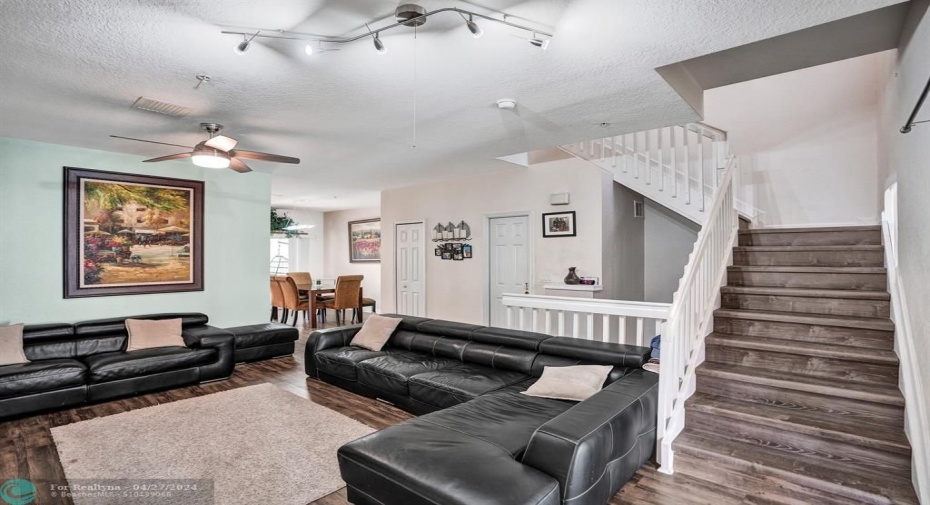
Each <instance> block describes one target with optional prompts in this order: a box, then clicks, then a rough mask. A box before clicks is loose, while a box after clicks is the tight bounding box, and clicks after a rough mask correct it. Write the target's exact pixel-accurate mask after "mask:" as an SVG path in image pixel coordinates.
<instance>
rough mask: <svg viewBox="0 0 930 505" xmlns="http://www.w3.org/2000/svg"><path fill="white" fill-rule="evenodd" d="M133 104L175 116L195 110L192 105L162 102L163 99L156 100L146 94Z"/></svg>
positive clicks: (143, 108) (184, 114)
mask: <svg viewBox="0 0 930 505" xmlns="http://www.w3.org/2000/svg"><path fill="white" fill-rule="evenodd" d="M132 106H133V107H135V108H137V109H142V110H147V111H149V112H156V113H158V114H164V115H166V116H174V117H182V116H187V115H190V113H191V112H193V109H191V108H190V107H185V106H183V105H176V104H173V103H168V102H162V101H161V100H154V99H152V98H145V97H144V96H140V97H139V98H138V99H136V101H135V102H133V104H132Z"/></svg>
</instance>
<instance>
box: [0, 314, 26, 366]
mask: <svg viewBox="0 0 930 505" xmlns="http://www.w3.org/2000/svg"><path fill="white" fill-rule="evenodd" d="M23 326H25V325H23V324H11V325H9V326H0V365H17V364H19V363H28V362H29V360H28V359H26V353H25V352H23Z"/></svg>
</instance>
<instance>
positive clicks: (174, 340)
mask: <svg viewBox="0 0 930 505" xmlns="http://www.w3.org/2000/svg"><path fill="white" fill-rule="evenodd" d="M126 332H127V333H129V346H128V347H127V349H126V350H127V351H138V350H140V349H152V348H154V347H171V346H178V345H179V346H184V337H182V336H181V320H180V319H161V320H154V319H127V320H126Z"/></svg>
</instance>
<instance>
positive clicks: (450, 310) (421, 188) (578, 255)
mask: <svg viewBox="0 0 930 505" xmlns="http://www.w3.org/2000/svg"><path fill="white" fill-rule="evenodd" d="M493 163H499V162H493ZM565 191H568V192H570V193H571V199H572V203H571V205H567V206H552V205H550V204H549V195H550V194H552V193H561V192H565ZM601 192H602V178H601V172H600V171H599V170H598V169H596V168H594V167H592V166H591V165H589V164H587V163H585V162H583V161H580V160H577V159H564V160H558V161H552V162H548V163H541V164H538V165H533V166H531V167H528V168H515V169H513V170H509V171H505V172H500V173H497V174H493V175H480V176H475V177H468V178H463V179H454V180H445V181H440V182H435V183H430V184H423V185H417V186H409V187H405V188H399V189H393V190H387V191H384V192H382V193H381V217H382V237H383V242H382V251H381V257H382V264H383V265H384V268H383V271H382V286H383V289H382V296H383V300H384V302H383V304H384V310H385V311H390V310H394V309H395V305H394V298H395V297H394V268H393V264H394V251H393V247H394V236H393V235H394V233H393V227H394V223H396V222H402V221H408V220H416V219H425V220H426V227H427V230H429V229H430V228H432V227H433V226H436V224H437V223H438V222H442V223H446V222H449V221H453V222H458V221H462V220H464V221H465V222H466V223H468V225H469V226H470V227H471V232H472V237H473V239H472V241H471V242H470V244H471V245H472V247H473V254H474V257H473V258H472V259H468V260H464V261H451V260H442V259H440V258H438V257H436V256H434V255H432V250H433V248H432V247H429V248H428V254H427V258H426V278H427V288H426V289H427V293H426V297H427V304H426V313H427V316H428V317H433V318H442V319H450V320H454V321H463V322H470V323H476V324H485V323H486V320H485V310H484V309H485V307H484V299H485V293H484V289H485V277H486V275H487V273H486V272H485V270H484V268H485V266H484V265H485V264H486V258H487V254H488V252H487V244H486V243H485V242H484V238H483V234H484V229H483V227H484V220H485V216H487V215H489V214H495V213H503V212H511V211H527V212H529V215H530V230H531V233H532V235H533V237H534V240H533V242H532V244H533V248H534V264H535V271H534V272H533V278H534V282H533V283H532V284H531V286H530V292H531V293H535V294H542V291H543V290H542V288H541V284H543V283H544V279H545V278H546V277H548V278H550V279H551V281H560V280H561V279H562V278H563V277H565V274H566V273H567V272H568V267H570V266H575V267H578V270H577V271H578V275H580V276H597V277H602V276H603V275H602V274H603V272H602V263H601V257H602V256H601V251H602V249H601V248H602V241H601V237H602V229H601V222H602V215H601V213H602V208H601V199H602V195H601ZM568 210H574V211H575V212H576V216H577V222H576V225H577V226H576V227H577V237H568V238H565V237H561V238H542V231H541V229H540V228H541V222H542V217H541V215H542V213H544V212H555V211H568ZM328 228H329V225H328V224H327V229H328ZM430 246H432V243H430Z"/></svg>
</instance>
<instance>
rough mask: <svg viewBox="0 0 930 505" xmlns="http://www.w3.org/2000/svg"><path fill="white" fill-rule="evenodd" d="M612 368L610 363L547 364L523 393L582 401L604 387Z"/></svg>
mask: <svg viewBox="0 0 930 505" xmlns="http://www.w3.org/2000/svg"><path fill="white" fill-rule="evenodd" d="M612 370H613V367H612V366H610V365H575V366H547V367H546V369H545V371H543V374H542V376H541V377H540V378H539V380H538V381H536V383H535V384H533V386H532V387H530V388H529V389H527V390H526V391H524V392H523V394H525V395H529V396H538V397H540V398H552V399H554V400H573V401H576V402H580V401H584V400H586V399H588V398H590V397H591V396H592V395H594V394H595V393H597V392H598V391H600V390H601V388H603V387H604V381H606V380H607V376H608V375H609V374H610V372H611V371H612Z"/></svg>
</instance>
